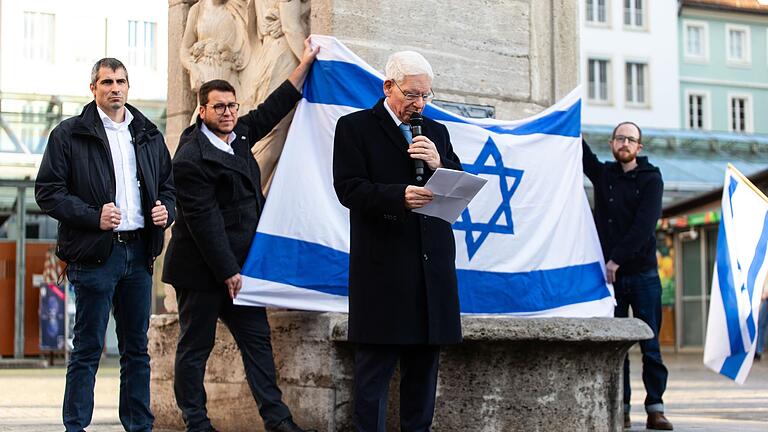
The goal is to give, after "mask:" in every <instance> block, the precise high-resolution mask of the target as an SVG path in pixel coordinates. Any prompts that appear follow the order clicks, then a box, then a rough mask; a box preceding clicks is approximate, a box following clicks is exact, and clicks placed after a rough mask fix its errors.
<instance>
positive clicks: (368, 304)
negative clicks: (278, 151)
mask: <svg viewBox="0 0 768 432" xmlns="http://www.w3.org/2000/svg"><path fill="white" fill-rule="evenodd" d="M385 73H386V77H387V79H386V80H385V81H384V86H383V87H384V88H383V90H384V96H385V97H383V98H381V99H380V100H379V101H378V103H376V105H374V106H373V107H372V108H370V109H365V110H362V111H358V112H356V113H353V114H349V115H346V116H344V117H341V118H340V119H339V121H338V123H337V125H336V134H335V138H334V147H333V182H334V188H335V189H336V195H337V196H338V198H339V201H340V202H341V204H342V205H344V206H345V207H347V208H349V219H350V251H349V255H350V256H349V340H350V342H354V343H355V344H356V353H355V378H354V379H355V390H354V403H355V407H354V424H355V428H356V430H357V431H358V432H361V431H362V432H384V431H385V430H386V417H387V408H386V406H387V395H388V391H387V389H388V388H389V381H390V378H391V377H392V374H393V372H394V370H395V366H396V365H397V363H398V361H399V363H400V430H402V431H408V432H420V431H428V430H430V425H431V424H432V417H433V413H434V408H435V390H436V385H437V371H438V357H439V355H440V346H441V345H449V344H456V343H459V342H461V321H460V318H459V298H458V290H457V286H456V267H455V257H456V250H455V243H454V238H453V230H452V229H451V224H449V223H448V222H446V221H444V220H441V219H438V218H434V217H431V216H424V215H420V214H418V213H414V212H412V211H411V210H413V209H417V208H420V207H423V206H425V205H426V204H428V203H429V202H430V201H431V200H432V192H430V191H429V190H428V189H426V188H425V187H424V182H425V181H426V179H427V178H428V177H429V176H430V175H431V174H432V173H433V172H434V171H435V170H437V169H438V168H441V167H445V168H450V169H455V170H460V169H461V163H460V162H459V158H458V157H457V156H456V154H455V153H454V152H453V147H452V146H451V141H450V137H449V135H448V130H447V129H446V128H445V126H444V125H442V124H440V123H437V122H436V121H434V120H431V119H429V118H424V123H423V135H422V136H412V131H411V129H410V125H409V123H410V122H412V118H413V117H412V116H413V114H414V113H421V112H422V111H423V110H424V108H425V106H426V104H427V103H428V102H429V101H430V100H431V99H432V97H433V96H434V95H433V93H432V78H433V76H434V75H433V72H432V67H431V66H430V65H429V63H428V62H427V60H426V59H424V57H422V56H421V55H420V54H418V53H416V52H413V51H402V52H398V53H395V54H393V55H392V56H391V57H390V58H389V60H388V61H387V65H386V67H385ZM416 161H421V162H422V163H423V170H424V173H423V177H424V178H422V179H421V181H419V178H418V176H417V175H416V166H415V162H416Z"/></svg>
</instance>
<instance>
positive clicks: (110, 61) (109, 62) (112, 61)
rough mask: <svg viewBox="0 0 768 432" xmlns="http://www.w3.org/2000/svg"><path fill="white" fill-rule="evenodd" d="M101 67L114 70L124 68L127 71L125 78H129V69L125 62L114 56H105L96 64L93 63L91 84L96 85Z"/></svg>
mask: <svg viewBox="0 0 768 432" xmlns="http://www.w3.org/2000/svg"><path fill="white" fill-rule="evenodd" d="M101 68H109V69H112V71H115V72H116V71H117V70H118V69H122V70H124V71H125V79H126V80H127V79H128V69H126V68H125V65H124V64H123V62H121V61H120V60H118V59H116V58H112V57H105V58H103V59H101V60H99V61H97V62H96V64H95V65H93V69H91V84H93V85H96V80H98V79H99V70H100V69H101Z"/></svg>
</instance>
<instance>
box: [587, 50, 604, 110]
mask: <svg viewBox="0 0 768 432" xmlns="http://www.w3.org/2000/svg"><path fill="white" fill-rule="evenodd" d="M608 64H609V62H608V60H596V59H590V60H589V63H588V69H589V70H588V71H587V74H588V75H589V83H588V90H587V91H588V98H589V100H592V101H597V102H608V97H609V95H608Z"/></svg>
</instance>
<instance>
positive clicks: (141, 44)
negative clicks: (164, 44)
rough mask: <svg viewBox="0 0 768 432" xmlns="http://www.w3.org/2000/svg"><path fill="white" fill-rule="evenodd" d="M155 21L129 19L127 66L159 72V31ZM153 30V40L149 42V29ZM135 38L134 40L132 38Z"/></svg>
mask: <svg viewBox="0 0 768 432" xmlns="http://www.w3.org/2000/svg"><path fill="white" fill-rule="evenodd" d="M158 27H159V26H158V24H157V22H155V21H144V20H142V19H129V20H128V22H127V26H126V28H127V31H128V34H127V42H126V45H127V47H128V58H127V62H126V64H128V65H130V66H133V67H140V68H145V69H150V70H157V48H158V41H157V29H158ZM150 28H151V30H152V39H151V40H148V39H147V35H148V34H149V33H148V31H147V30H148V29H150ZM131 36H133V38H131Z"/></svg>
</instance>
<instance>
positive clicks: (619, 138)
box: [613, 135, 640, 144]
mask: <svg viewBox="0 0 768 432" xmlns="http://www.w3.org/2000/svg"><path fill="white" fill-rule="evenodd" d="M613 139H614V140H616V141H618V142H620V143H621V142H624V141H628V142H629V143H630V144H637V143H639V142H640V140H639V139H637V138H635V137H630V136H624V135H616V136H615V137H613Z"/></svg>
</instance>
